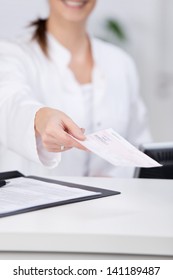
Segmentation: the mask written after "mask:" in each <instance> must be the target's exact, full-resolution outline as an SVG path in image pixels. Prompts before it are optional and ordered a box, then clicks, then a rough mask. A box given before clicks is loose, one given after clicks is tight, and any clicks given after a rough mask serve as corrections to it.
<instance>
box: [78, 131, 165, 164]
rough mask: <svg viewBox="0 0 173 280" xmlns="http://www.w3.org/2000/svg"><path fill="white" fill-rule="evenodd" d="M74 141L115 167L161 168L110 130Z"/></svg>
mask: <svg viewBox="0 0 173 280" xmlns="http://www.w3.org/2000/svg"><path fill="white" fill-rule="evenodd" d="M74 139H75V140H76V141H77V142H78V143H80V144H81V145H82V146H84V147H85V148H87V149H88V150H89V151H91V152H93V153H95V154H96V155H98V156H100V157H101V158H103V159H105V160H107V161H108V162H110V163H112V164H113V165H116V166H136V167H158V166H161V165H160V164H159V163H158V162H157V161H155V160H153V159H152V158H150V157H148V156H147V155H146V154H144V153H142V152H141V151H139V150H138V149H136V148H135V147H134V146H133V145H131V144H130V143H129V142H128V141H127V140H125V139H124V138H123V137H122V136H120V135H119V134H118V133H116V132H115V131H114V130H113V129H112V128H109V129H106V130H101V131H98V132H95V133H92V134H89V135H87V136H86V140H85V141H79V140H77V139H76V138H74Z"/></svg>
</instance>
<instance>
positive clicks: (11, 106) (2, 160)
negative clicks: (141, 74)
mask: <svg viewBox="0 0 173 280" xmlns="http://www.w3.org/2000/svg"><path fill="white" fill-rule="evenodd" d="M47 36H48V45H49V58H47V57H46V56H45V55H44V54H43V52H42V51H41V49H40V47H39V45H38V44H37V42H35V41H32V40H31V39H30V38H29V39H25V40H20V41H18V42H7V41H2V42H1V43H0V171H4V170H6V171H7V170H16V169H17V170H19V171H21V172H23V173H24V174H26V175H27V174H33V175H34V174H35V175H39V176H48V175H56V176H57V175H60V176H61V175H63V176H66V175H67V176H68V175H69V176H83V175H88V176H119V177H126V173H128V172H127V170H128V169H127V168H119V167H114V166H112V165H111V164H109V163H108V162H106V161H105V160H103V159H101V158H99V157H98V156H95V155H93V154H90V153H86V152H83V151H79V150H77V149H72V150H70V151H67V152H64V153H62V154H61V155H60V154H57V153H49V152H47V151H46V150H45V149H44V148H43V146H42V142H41V139H38V138H37V139H36V138H35V132H34V118H35V114H36V112H37V111H38V110H39V109H40V108H42V107H45V106H46V107H52V108H56V109H59V110H61V111H63V112H65V113H66V114H67V115H69V116H70V117H71V118H72V119H73V120H74V121H75V122H76V123H77V124H78V126H79V127H83V128H85V127H87V121H88V120H87V117H86V114H85V112H86V107H87V106H90V107H91V109H92V112H93V115H92V129H93V132H95V131H97V130H101V129H106V128H110V127H112V128H113V129H114V130H115V131H117V132H118V133H119V134H121V135H122V136H123V137H125V138H126V139H127V140H128V141H130V142H131V143H132V144H134V145H136V146H138V145H139V144H141V143H143V142H148V141H149V140H150V136H149V132H148V129H147V125H146V110H145V107H144V105H143V102H142V101H141V98H140V97H139V94H138V82H137V76H136V71H135V67H134V63H133V61H132V60H131V58H130V57H129V56H128V55H127V54H126V53H125V52H124V51H122V50H120V49H119V48H118V47H115V46H113V45H111V44H109V43H105V42H102V41H100V40H98V39H94V38H91V46H92V52H93V57H94V61H95V66H94V69H93V73H92V88H93V97H92V102H91V104H86V102H85V99H84V98H83V92H82V90H81V88H82V87H81V85H80V84H79V83H78V82H77V80H76V79H75V77H74V75H73V73H72V72H71V71H70V69H69V68H68V64H69V62H70V58H71V57H70V53H69V51H68V50H67V49H65V48H64V47H63V46H62V45H60V43H59V42H57V41H56V40H55V39H54V38H53V37H52V36H51V35H50V34H48V35H47ZM83 71H85V69H83Z"/></svg>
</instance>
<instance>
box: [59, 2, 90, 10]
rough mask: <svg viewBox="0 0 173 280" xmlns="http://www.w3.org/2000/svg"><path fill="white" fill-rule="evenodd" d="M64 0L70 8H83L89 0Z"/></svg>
mask: <svg viewBox="0 0 173 280" xmlns="http://www.w3.org/2000/svg"><path fill="white" fill-rule="evenodd" d="M62 2H63V3H64V4H65V5H66V6H67V7H69V8H74V9H75V8H76V9H78V8H82V7H83V6H85V4H86V3H87V2H88V1H87V0H81V1H74V0H62Z"/></svg>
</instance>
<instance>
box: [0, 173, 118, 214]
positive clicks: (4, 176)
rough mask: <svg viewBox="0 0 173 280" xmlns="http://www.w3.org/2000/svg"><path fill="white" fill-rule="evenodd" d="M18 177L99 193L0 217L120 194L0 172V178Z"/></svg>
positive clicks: (16, 211)
mask: <svg viewBox="0 0 173 280" xmlns="http://www.w3.org/2000/svg"><path fill="white" fill-rule="evenodd" d="M18 177H25V178H26V179H27V178H29V179H34V180H39V181H43V182H48V183H53V184H59V185H62V186H66V187H69V188H78V189H83V190H87V191H93V192H99V194H97V195H91V196H85V197H81V198H75V199H69V200H65V201H60V202H54V203H47V204H43V205H38V206H34V207H29V208H24V209H20V210H15V211H11V212H7V213H3V214H0V218H3V217H8V216H12V215H18V214H22V213H27V212H31V211H37V210H41V209H46V208H50V207H56V206H61V205H65V204H70V203H76V202H82V201H86V200H92V199H97V198H102V197H107V196H112V195H118V194H120V192H118V191H112V190H106V189H103V188H95V187H91V186H85V185H79V184H74V183H69V182H62V181H58V180H53V179H45V178H41V177H37V176H24V175H23V174H22V173H20V172H18V171H9V172H3V173H0V180H9V179H13V178H18Z"/></svg>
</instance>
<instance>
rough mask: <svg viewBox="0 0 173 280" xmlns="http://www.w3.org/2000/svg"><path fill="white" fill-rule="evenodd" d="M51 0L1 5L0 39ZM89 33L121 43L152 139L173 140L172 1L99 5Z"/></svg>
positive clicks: (17, 31) (15, 32)
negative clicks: (136, 80)
mask: <svg viewBox="0 0 173 280" xmlns="http://www.w3.org/2000/svg"><path fill="white" fill-rule="evenodd" d="M46 2H47V0H36V1H35V0H0V7H1V8H0V39H1V38H15V37H16V36H21V35H22V34H24V33H25V32H27V31H26V26H27V24H28V23H29V22H30V21H32V20H33V19H35V18H37V17H42V18H45V17H46V16H47V15H48V7H47V4H46ZM97 2H98V4H97V7H96V9H95V11H94V13H93V14H92V16H91V19H90V22H89V24H88V29H89V31H90V32H91V33H92V34H93V35H95V36H98V37H100V38H102V39H104V40H107V41H110V42H112V43H113V44H118V45H120V46H121V47H122V48H124V49H125V50H126V51H127V52H128V53H130V54H131V55H132V56H133V58H134V60H135V62H136V65H137V69H138V72H139V78H140V87H141V94H142V96H143V99H144V101H145V103H146V105H147V108H148V113H149V121H150V128H151V132H152V135H153V139H154V141H156V142H159V141H173V126H172V121H173V108H172V107H173V34H172V30H173V16H172V12H173V1H172V0H97Z"/></svg>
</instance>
